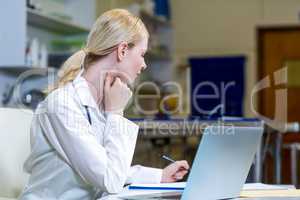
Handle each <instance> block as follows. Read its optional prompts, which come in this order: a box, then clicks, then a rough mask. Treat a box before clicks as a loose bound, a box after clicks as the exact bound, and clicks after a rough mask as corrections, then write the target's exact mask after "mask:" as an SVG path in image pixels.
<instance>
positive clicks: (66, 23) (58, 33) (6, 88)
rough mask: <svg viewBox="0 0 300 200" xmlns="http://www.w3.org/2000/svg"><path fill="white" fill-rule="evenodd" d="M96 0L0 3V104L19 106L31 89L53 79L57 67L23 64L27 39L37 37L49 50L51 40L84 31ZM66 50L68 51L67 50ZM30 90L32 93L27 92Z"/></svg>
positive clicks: (40, 88)
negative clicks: (28, 4) (29, 5)
mask: <svg viewBox="0 0 300 200" xmlns="http://www.w3.org/2000/svg"><path fill="white" fill-rule="evenodd" d="M95 1H96V0H55V1H53V0H35V1H31V2H33V3H36V5H37V6H36V7H38V9H33V8H29V7H28V6H27V2H26V0H10V1H6V2H5V4H3V6H0V27H1V29H0V44H1V45H0V82H1V86H0V105H2V106H10V107H15V106H17V107H23V104H22V101H26V99H25V100H24V98H27V96H26V94H29V93H30V92H31V91H33V92H34V94H37V92H36V91H42V90H43V89H44V88H45V87H46V86H47V85H48V84H51V83H53V82H54V81H55V80H54V77H55V74H56V72H57V69H54V68H52V67H51V66H50V67H49V66H34V67H33V66H31V65H28V64H26V61H25V60H26V59H25V57H26V56H25V54H26V46H27V43H28V41H30V40H32V39H33V38H35V39H37V40H38V42H39V45H41V44H43V45H46V47H47V50H48V53H49V54H51V53H53V52H54V51H53V48H52V43H53V40H61V41H63V40H67V39H68V38H69V37H74V36H77V35H81V34H84V35H87V34H88V32H89V29H90V27H91V26H92V24H93V22H94V20H95ZM67 53H70V52H67ZM30 94H33V93H30Z"/></svg>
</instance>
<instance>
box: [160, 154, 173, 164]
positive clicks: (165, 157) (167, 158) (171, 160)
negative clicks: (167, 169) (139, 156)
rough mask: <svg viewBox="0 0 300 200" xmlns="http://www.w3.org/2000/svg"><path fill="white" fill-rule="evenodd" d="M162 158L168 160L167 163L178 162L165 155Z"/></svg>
mask: <svg viewBox="0 0 300 200" xmlns="http://www.w3.org/2000/svg"><path fill="white" fill-rule="evenodd" d="M162 158H163V159H165V160H167V161H170V162H171V163H174V162H176V161H175V160H173V159H172V158H170V157H168V156H165V155H163V156H162Z"/></svg>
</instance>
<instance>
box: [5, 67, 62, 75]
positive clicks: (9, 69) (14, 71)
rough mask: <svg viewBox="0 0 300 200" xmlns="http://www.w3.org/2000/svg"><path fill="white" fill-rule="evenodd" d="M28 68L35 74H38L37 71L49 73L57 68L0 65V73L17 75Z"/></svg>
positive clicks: (54, 71)
mask: <svg viewBox="0 0 300 200" xmlns="http://www.w3.org/2000/svg"><path fill="white" fill-rule="evenodd" d="M29 70H30V71H31V72H34V73H36V74H39V73H41V74H42V73H46V72H49V73H56V72H57V69H56V68H53V67H47V68H41V67H30V66H10V67H4V66H0V73H1V72H4V73H8V74H15V75H18V74H21V73H23V72H26V71H29Z"/></svg>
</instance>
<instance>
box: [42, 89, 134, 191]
mask: <svg viewBox="0 0 300 200" xmlns="http://www.w3.org/2000/svg"><path fill="white" fill-rule="evenodd" d="M67 96H68V95H67ZM54 105H55V106H52V109H48V110H47V112H45V113H41V114H39V115H38V118H39V122H40V124H41V126H42V128H43V131H44V133H45V134H46V135H47V138H48V139H49V141H50V143H51V144H52V146H53V147H54V148H55V149H56V150H57V152H58V153H59V154H60V156H62V157H63V159H64V160H65V161H66V162H67V163H68V164H69V165H70V166H71V167H72V168H73V169H74V170H75V171H76V172H77V173H78V174H79V175H80V176H81V177H82V178H83V179H84V180H85V181H87V182H88V183H90V184H92V185H93V186H95V187H98V188H101V189H102V190H103V191H107V192H109V193H116V192H119V191H120V190H121V189H122V187H123V185H124V184H125V181H126V178H127V175H128V173H129V168H130V164H131V161H132V156H133V152H134V148H135V143H136V138H137V132H138V126H137V125H135V124H134V123H132V122H130V121H128V120H127V119H125V118H123V117H122V116H120V115H116V114H108V116H107V121H106V126H105V133H104V135H106V137H105V141H104V146H102V145H100V144H99V143H98V142H97V140H96V138H95V137H94V136H93V133H92V132H93V130H92V129H91V126H90V125H89V122H88V120H87V119H86V118H85V117H84V115H83V113H82V112H81V110H80V108H79V105H78V104H76V103H75V102H74V100H73V99H72V98H71V97H67V98H66V97H62V98H61V99H60V100H57V101H55V103H54Z"/></svg>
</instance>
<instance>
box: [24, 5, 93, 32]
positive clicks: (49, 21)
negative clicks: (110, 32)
mask: <svg viewBox="0 0 300 200" xmlns="http://www.w3.org/2000/svg"><path fill="white" fill-rule="evenodd" d="M27 24H29V25H31V26H35V27H38V28H43V29H46V30H48V31H51V32H56V33H60V34H77V33H88V32H89V28H87V27H83V26H81V25H78V24H75V23H73V22H69V21H64V20H62V19H58V18H56V17H52V16H47V15H45V14H43V13H41V12H39V11H37V10H33V9H29V8H27Z"/></svg>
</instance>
